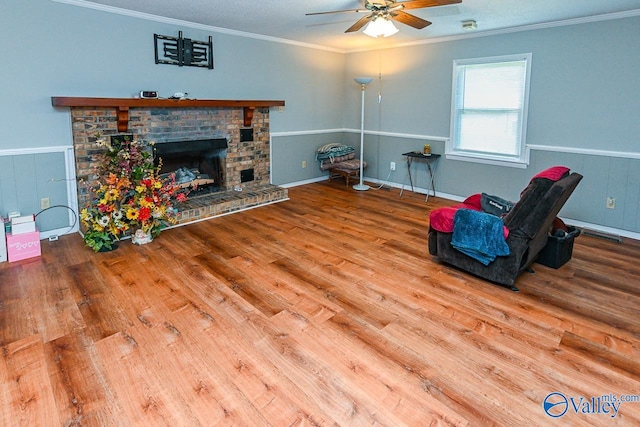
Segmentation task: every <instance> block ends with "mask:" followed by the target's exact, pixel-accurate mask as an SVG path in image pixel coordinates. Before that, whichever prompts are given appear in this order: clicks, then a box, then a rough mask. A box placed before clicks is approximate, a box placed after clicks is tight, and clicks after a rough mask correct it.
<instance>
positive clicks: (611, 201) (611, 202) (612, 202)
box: [607, 197, 616, 209]
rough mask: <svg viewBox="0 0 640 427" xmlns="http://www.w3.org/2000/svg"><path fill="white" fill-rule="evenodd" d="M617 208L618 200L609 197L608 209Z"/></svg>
mask: <svg viewBox="0 0 640 427" xmlns="http://www.w3.org/2000/svg"><path fill="white" fill-rule="evenodd" d="M615 208H616V199H614V198H613V197H607V209H615Z"/></svg>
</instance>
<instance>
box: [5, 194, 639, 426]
mask: <svg viewBox="0 0 640 427" xmlns="http://www.w3.org/2000/svg"><path fill="white" fill-rule="evenodd" d="M289 197H290V199H291V200H289V201H286V202H282V203H278V204H274V205H270V206H266V207H261V208H257V209H253V210H250V211H246V212H242V213H237V214H233V215H229V216H225V217H220V218H216V219H213V220H209V221H204V222H200V223H196V224H191V225H187V226H184V227H179V228H175V229H172V230H167V231H165V232H163V233H162V234H161V235H160V237H159V238H157V239H156V240H155V241H154V242H152V243H151V244H149V245H145V246H134V245H132V244H131V243H130V242H129V241H124V242H120V247H119V248H118V249H117V250H116V251H114V252H110V253H100V254H94V253H93V252H91V251H90V250H89V249H87V248H85V247H84V246H83V244H82V240H81V238H80V237H79V235H69V236H64V237H62V238H60V240H59V241H57V242H48V241H46V242H43V247H42V252H43V255H42V257H41V258H36V259H33V260H29V261H22V262H18V263H3V264H0V331H1V335H0V346H1V347H2V357H0V397H1V399H0V405H1V406H0V408H1V410H0V416H1V419H0V425H3V426H4V425H6V426H48V425H51V426H63V425H64V426H76V425H83V426H111V425H113V426H116V425H117V426H165V425H166V426H200V425H202V426H214V425H233V426H243V425H244V426H261V425H273V426H290V425H342V426H354V425H385V426H402V425H407V426H431V425H461V426H485V425H502V426H516V425H517V426H525V425H526V426H548V425H554V426H555V425H606V426H610V425H628V426H631V425H640V402H624V403H622V404H621V405H620V406H619V407H618V412H617V414H616V415H615V417H612V416H611V415H612V413H609V414H603V413H599V414H598V413H584V412H585V411H586V412H589V411H591V408H592V407H591V406H590V405H591V404H592V403H596V405H597V403H598V402H602V401H603V400H602V399H594V400H591V398H592V397H595V398H598V397H600V396H603V395H606V396H610V395H613V396H616V397H618V396H620V395H630V396H631V398H632V400H633V398H634V397H633V396H637V394H638V393H640V364H639V362H638V361H639V360H640V344H639V338H640V315H639V314H638V310H639V309H640V285H639V282H640V280H639V278H640V262H638V261H639V260H640V245H638V243H637V242H634V241H625V242H624V243H622V244H618V243H614V242H610V241H607V240H603V239H599V238H593V237H587V236H580V237H578V238H577V239H576V242H575V246H574V254H573V259H572V260H571V261H570V262H569V263H568V264H566V265H565V266H563V267H562V268H560V269H558V270H553V269H550V268H547V267H544V266H540V265H538V264H535V265H534V267H535V270H536V272H535V273H534V274H530V273H525V274H524V275H523V276H521V277H520V279H519V280H518V282H517V285H518V287H519V288H520V293H514V292H511V291H510V290H508V289H506V288H502V287H499V286H497V285H492V284H490V283H487V282H485V281H483V280H480V279H477V278H474V277H472V276H469V275H467V274H466V273H463V272H460V271H456V270H454V269H452V268H450V267H448V266H445V265H441V264H439V263H438V262H437V260H435V259H433V258H432V257H431V256H430V255H429V254H428V251H427V229H428V211H429V210H430V209H432V208H433V207H436V206H439V205H442V204H447V203H448V202H446V201H443V200H442V199H437V198H429V202H428V203H425V202H424V196H423V195H419V194H412V193H410V192H408V193H407V192H405V194H404V195H403V197H402V198H400V197H399V191H398V190H397V189H391V190H389V189H382V190H370V191H368V192H355V191H354V190H352V189H351V188H348V187H345V186H344V185H343V184H342V183H340V182H334V183H331V184H329V183H327V182H323V183H318V184H311V185H306V186H302V187H297V188H292V189H290V190H289ZM449 204H450V203H449ZM553 392H558V393H562V394H563V395H564V396H565V397H566V398H567V399H569V403H568V405H567V407H568V411H567V413H566V414H565V415H563V416H562V417H559V418H557V419H554V418H551V417H550V416H549V415H547V414H546V413H545V411H544V409H543V401H544V399H545V397H546V396H547V395H549V394H550V393H553ZM553 398H554V399H556V401H557V398H558V395H555V396H553ZM580 398H583V400H580ZM571 399H573V400H571ZM572 402H573V403H572ZM574 403H575V405H577V408H578V410H577V413H576V411H575V410H574V409H573V407H572V406H573V404H574ZM560 408H561V407H560ZM597 408H601V409H602V408H603V406H602V405H600V406H597V407H596V409H597ZM607 408H611V407H610V406H607ZM554 410H558V407H556V408H554ZM556 415H557V413H556Z"/></svg>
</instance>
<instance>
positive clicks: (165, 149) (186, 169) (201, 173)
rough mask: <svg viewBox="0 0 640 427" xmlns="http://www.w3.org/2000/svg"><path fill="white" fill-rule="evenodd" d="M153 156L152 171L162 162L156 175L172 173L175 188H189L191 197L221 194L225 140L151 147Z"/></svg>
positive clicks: (185, 142) (175, 143)
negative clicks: (213, 192)
mask: <svg viewBox="0 0 640 427" xmlns="http://www.w3.org/2000/svg"><path fill="white" fill-rule="evenodd" d="M153 152H154V154H153V157H154V162H155V164H156V167H157V166H158V165H159V164H160V159H162V167H161V168H160V174H162V175H168V174H171V173H175V176H176V185H178V186H180V187H191V188H192V190H191V191H192V192H191V196H194V195H197V193H202V192H207V193H208V192H212V191H221V190H224V186H225V185H224V184H225V183H224V179H225V164H226V156H227V140H226V139H225V138H217V139H202V140H195V141H176V142H160V143H156V144H155V145H154V148H153ZM194 192H195V193H196V194H194Z"/></svg>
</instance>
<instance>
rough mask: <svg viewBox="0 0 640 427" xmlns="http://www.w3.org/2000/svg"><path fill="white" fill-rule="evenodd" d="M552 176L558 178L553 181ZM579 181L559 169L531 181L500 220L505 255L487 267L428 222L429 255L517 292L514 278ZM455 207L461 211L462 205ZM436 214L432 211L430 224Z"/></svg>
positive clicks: (544, 238)
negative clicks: (505, 234)
mask: <svg viewBox="0 0 640 427" xmlns="http://www.w3.org/2000/svg"><path fill="white" fill-rule="evenodd" d="M563 171H564V173H562V172H563ZM554 175H557V176H558V178H559V179H557V180H554ZM581 179H582V175H580V174H578V173H571V174H570V173H569V169H568V168H564V167H561V166H555V167H553V168H549V169H547V170H545V171H543V172H541V173H539V174H538V175H536V176H535V177H533V178H532V179H531V181H530V183H529V185H528V186H527V188H525V189H524V190H523V191H522V193H521V195H520V200H519V201H518V202H517V203H516V204H515V205H514V207H513V209H512V210H511V211H510V212H509V213H508V214H506V215H505V216H504V217H503V222H504V226H505V227H506V228H507V229H508V237H507V238H506V243H507V245H508V246H509V252H510V253H509V255H508V256H498V257H497V258H496V259H495V260H494V261H493V262H491V263H490V264H489V265H484V264H483V263H481V262H479V261H477V260H475V259H474V258H472V257H470V256H468V255H466V254H464V253H462V252H460V251H459V250H457V249H455V248H454V247H453V246H452V245H451V240H452V236H453V232H443V231H438V230H436V229H434V228H433V227H432V224H431V223H430V226H429V253H430V254H431V255H435V256H437V257H438V258H439V259H440V260H441V261H443V262H445V263H447V264H450V265H453V266H455V267H457V268H459V269H461V270H464V271H467V272H469V273H472V274H474V275H476V276H479V277H482V278H484V279H487V280H489V281H491V282H495V283H497V284H500V285H504V286H507V287H509V288H510V289H511V290H513V291H516V292H517V291H518V288H517V287H516V286H515V284H514V283H515V281H516V278H517V277H518V276H519V275H520V273H522V272H523V271H524V270H526V269H528V268H529V267H530V265H531V264H532V263H533V262H534V261H535V260H536V257H537V256H538V253H539V252H540V251H541V250H542V249H543V248H544V246H545V244H546V243H547V238H548V235H549V230H550V229H551V225H552V223H553V220H554V219H555V218H556V215H558V212H560V209H561V208H562V206H563V205H564V204H565V203H566V201H567V199H568V198H569V196H570V195H571V194H572V193H573V191H574V190H575V188H576V186H577V185H578V183H579V182H580V180H581ZM459 207H461V208H464V204H463V205H460V206H459ZM441 209H447V208H441ZM449 209H450V208H449ZM437 211H438V209H436V210H434V211H432V213H431V217H432V221H431V222H433V216H434V214H436V215H437V213H438V212H437ZM485 215H490V214H488V213H486V214H485Z"/></svg>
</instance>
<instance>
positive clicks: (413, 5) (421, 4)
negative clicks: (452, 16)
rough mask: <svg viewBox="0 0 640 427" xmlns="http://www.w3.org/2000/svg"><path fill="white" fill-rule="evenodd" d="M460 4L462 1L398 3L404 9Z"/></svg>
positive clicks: (441, 0)
mask: <svg viewBox="0 0 640 427" xmlns="http://www.w3.org/2000/svg"><path fill="white" fill-rule="evenodd" d="M456 3H462V0H409V1H403V2H398V3H396V4H398V5H402V6H403V8H404V9H407V10H409V9H422V8H423V7H435V6H446V5H449V4H456Z"/></svg>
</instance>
